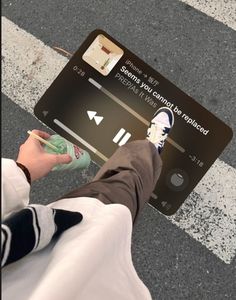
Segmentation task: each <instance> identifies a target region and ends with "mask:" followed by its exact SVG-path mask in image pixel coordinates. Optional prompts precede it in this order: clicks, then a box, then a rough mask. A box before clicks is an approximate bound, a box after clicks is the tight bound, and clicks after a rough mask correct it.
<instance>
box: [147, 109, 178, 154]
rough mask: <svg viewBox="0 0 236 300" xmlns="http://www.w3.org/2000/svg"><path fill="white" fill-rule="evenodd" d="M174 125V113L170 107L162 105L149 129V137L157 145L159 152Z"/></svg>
mask: <svg viewBox="0 0 236 300" xmlns="http://www.w3.org/2000/svg"><path fill="white" fill-rule="evenodd" d="M173 125H174V114H173V112H172V110H171V109H170V108H168V107H161V108H159V109H158V110H157V111H156V112H155V114H154V116H153V119H152V120H151V122H150V125H149V127H148V130H147V139H148V140H149V141H150V142H151V143H153V144H154V145H155V146H156V148H157V150H158V151H159V153H161V151H162V149H163V147H164V144H165V140H166V138H167V136H168V134H169V131H170V129H171V128H172V127H173Z"/></svg>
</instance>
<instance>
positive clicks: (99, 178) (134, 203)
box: [63, 140, 162, 221]
mask: <svg viewBox="0 0 236 300" xmlns="http://www.w3.org/2000/svg"><path fill="white" fill-rule="evenodd" d="M161 167H162V161H161V158H160V156H159V153H158V151H157V149H156V147H155V146H154V145H153V144H152V143H151V142H149V141H148V140H140V141H133V142H130V143H127V144H125V145H123V146H121V147H120V148H118V149H117V151H116V152H115V153H114V154H113V155H112V157H111V158H110V159H109V160H108V161H107V162H106V163H105V164H104V165H103V166H102V168H101V169H100V170H99V172H98V173H97V175H96V176H95V178H94V179H93V181H92V182H90V183H88V184H86V185H84V186H82V187H80V188H78V189H76V190H74V191H72V192H70V193H69V194H67V195H64V196H63V198H74V197H93V198H97V199H99V200H100V201H102V202H103V203H105V204H111V203H119V204H123V205H126V206H127V207H128V208H129V209H130V211H131V214H132V218H133V221H135V220H136V219H137V215H138V213H139V212H140V211H141V210H142V208H143V206H144V204H145V203H146V202H147V201H148V200H149V198H150V196H151V193H152V192H153V190H154V188H155V185H156V182H157V180H158V178H159V176H160V173H161Z"/></svg>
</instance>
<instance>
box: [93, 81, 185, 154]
mask: <svg viewBox="0 0 236 300" xmlns="http://www.w3.org/2000/svg"><path fill="white" fill-rule="evenodd" d="M88 81H89V82H90V83H92V85H93V86H95V87H96V88H97V89H99V90H100V91H102V92H103V93H104V94H106V95H107V96H108V97H109V98H111V99H112V100H113V101H114V102H116V103H117V104H119V105H120V106H122V107H123V108H124V109H125V110H127V111H128V112H129V113H130V114H131V115H133V116H134V117H135V118H137V119H138V120H139V121H141V122H142V123H143V124H145V125H146V126H149V124H150V121H148V120H146V119H144V118H143V117H142V116H141V115H139V114H138V113H137V112H136V111H134V110H133V109H132V108H131V107H129V106H128V105H127V104H125V103H124V102H123V101H121V100H120V99H119V98H117V97H116V96H115V95H113V94H112V93H111V92H109V91H108V90H107V89H105V88H104V87H103V86H101V85H100V84H99V83H98V82H97V81H95V80H94V79H93V78H89V79H88ZM166 140H167V141H168V142H169V143H170V144H171V145H172V146H174V147H175V148H176V149H178V150H179V151H180V152H182V153H184V152H185V149H184V148H183V147H181V146H180V145H179V144H177V143H176V142H175V141H174V140H172V139H171V138H170V137H167V139H166Z"/></svg>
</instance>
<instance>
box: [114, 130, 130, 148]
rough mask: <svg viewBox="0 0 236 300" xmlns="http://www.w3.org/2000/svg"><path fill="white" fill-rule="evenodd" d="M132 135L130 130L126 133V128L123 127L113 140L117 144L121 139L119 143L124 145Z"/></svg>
mask: <svg viewBox="0 0 236 300" xmlns="http://www.w3.org/2000/svg"><path fill="white" fill-rule="evenodd" d="M130 137H131V134H130V133H129V132H126V133H125V129H124V128H121V129H120V130H119V131H118V132H117V134H116V135H115V137H114V138H113V142H114V143H116V144H117V143H118V142H119V141H120V142H119V144H118V145H119V146H122V145H124V144H125V143H127V142H128V140H129V138H130Z"/></svg>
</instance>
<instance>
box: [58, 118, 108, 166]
mask: <svg viewBox="0 0 236 300" xmlns="http://www.w3.org/2000/svg"><path fill="white" fill-rule="evenodd" d="M53 122H54V123H55V124H56V125H58V126H59V127H60V128H62V129H63V130H64V131H66V132H67V133H68V134H70V135H71V136H73V138H75V139H76V140H77V141H79V142H80V143H82V144H83V145H85V146H86V147H87V148H88V149H89V150H91V151H92V152H93V153H95V154H96V155H97V156H99V157H100V158H101V159H102V160H104V161H107V160H108V158H107V157H106V156H105V155H103V154H102V153H101V152H100V151H98V150H97V149H96V148H94V147H93V146H92V145H90V144H89V143H88V142H86V141H85V140H84V139H83V138H82V137H80V136H79V135H78V134H76V133H75V132H74V131H72V130H71V129H70V128H68V127H67V126H66V125H65V124H63V123H62V122H61V121H59V120H58V119H54V120H53Z"/></svg>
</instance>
